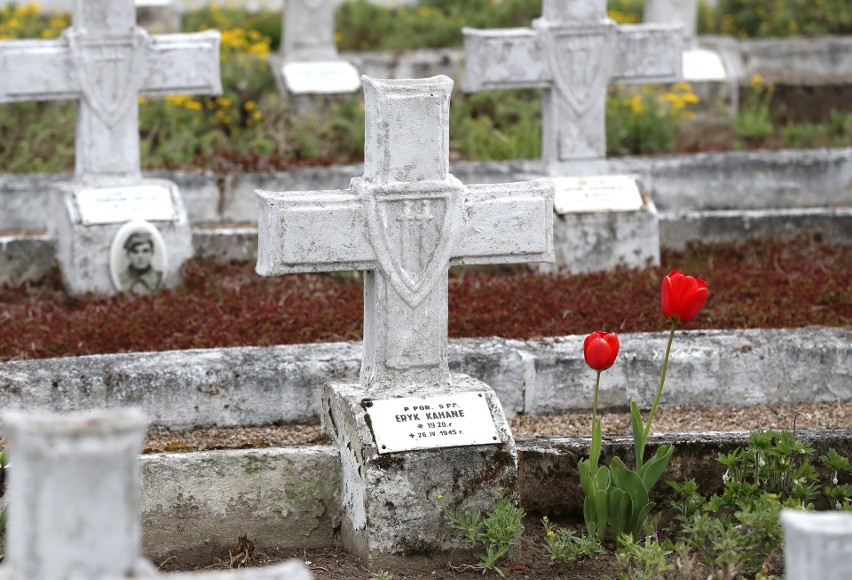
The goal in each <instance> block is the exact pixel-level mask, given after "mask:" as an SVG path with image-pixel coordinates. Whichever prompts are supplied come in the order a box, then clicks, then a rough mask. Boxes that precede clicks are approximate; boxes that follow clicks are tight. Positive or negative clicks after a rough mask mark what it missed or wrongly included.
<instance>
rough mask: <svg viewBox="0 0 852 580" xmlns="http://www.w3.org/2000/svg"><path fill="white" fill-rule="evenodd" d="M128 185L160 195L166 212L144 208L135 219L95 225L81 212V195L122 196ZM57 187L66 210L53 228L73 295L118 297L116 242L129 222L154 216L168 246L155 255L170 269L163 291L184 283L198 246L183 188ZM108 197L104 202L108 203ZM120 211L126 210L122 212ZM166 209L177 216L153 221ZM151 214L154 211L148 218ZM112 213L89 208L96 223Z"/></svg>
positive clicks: (55, 215)
mask: <svg viewBox="0 0 852 580" xmlns="http://www.w3.org/2000/svg"><path fill="white" fill-rule="evenodd" d="M122 182H124V187H127V188H128V191H133V192H146V191H147V192H156V193H159V194H160V196H161V198H162V199H163V200H164V203H163V204H161V207H160V208H157V207H154V206H152V205H149V206H148V207H147V208H142V213H141V214H139V213H136V212H133V213H135V214H136V215H135V216H131V215H128V216H126V217H125V218H124V219H120V220H118V219H116V220H111V221H109V223H89V222H88V221H87V220H88V217H87V215H86V213H85V212H83V211H81V205H80V201H79V199H80V198H79V196H80V195H85V194H86V193H90V192H95V193H98V192H115V193H116V194H117V195H119V196H120V195H121V190H122V187H123V186H122V185H120V184H121V183H122ZM55 187H56V190H57V191H56V194H55V195H54V196H53V197H54V199H55V200H58V204H59V206H60V207H57V208H55V210H54V211H51V216H52V218H51V220H52V221H51V230H52V233H53V235H54V236H55V237H56V240H57V256H56V257H57V260H58V262H59V265H60V270H61V272H62V283H63V285H64V286H65V287H66V288H67V289H68V291H69V292H71V293H73V294H85V293H87V292H94V293H99V294H114V293H115V292H116V291H118V290H121V289H120V288H116V287H115V285H114V283H113V281H112V279H111V276H110V262H111V260H112V255H111V247H112V244H113V240H114V239H115V236H116V234H117V233H118V231H119V229H120V228H121V227H122V225H123V224H124V223H126V222H127V221H130V220H131V219H139V218H145V217H149V216H153V217H152V219H149V220H148V221H150V223H151V224H152V225H153V226H155V227H156V229H157V230H158V231H159V233H160V235H161V236H162V239H163V247H155V252H165V253H166V263H167V269H166V270H165V271H164V272H163V273H162V274H163V276H162V284H161V286H160V288H174V287H176V286H178V285H179V284H180V282H181V277H180V269H181V266H182V265H183V263H184V262H186V261H187V260H188V259H190V258H191V257H192V255H193V248H192V231H191V227H190V224H189V218H188V217H187V214H186V209H185V207H184V205H183V202H182V200H181V195H180V191H179V189H178V186H177V184H175V183H173V182H171V181H167V180H164V179H140V180H135V179H132V180H118V181H117V183H116V182H110V187H108V188H105V187H95V186H88V185H86V184H85V183H80V182H70V183H60V184H57V185H56V186H55ZM107 197H108V196H103V197H102V198H101V199H102V200H103V201H106V199H105V198H107ZM166 202H167V203H166ZM101 205H105V203H102V204H101ZM118 211H122V210H121V209H120V208H119V210H118ZM165 211H168V212H169V213H171V217H170V218H169V219H160V220H157V219H153V218H156V217H157V216H156V213H161V212H165ZM146 212H151V213H148V214H147V215H146ZM96 214H97V215H96ZM107 214H109V210H104V211H103V212H101V211H98V210H97V209H96V208H92V209H91V210H89V216H91V217H94V218H95V221H96V222H97V221H98V220H97V218H98V217H101V216H103V219H104V220H109V219H110V217H109V215H107ZM116 215H118V214H116Z"/></svg>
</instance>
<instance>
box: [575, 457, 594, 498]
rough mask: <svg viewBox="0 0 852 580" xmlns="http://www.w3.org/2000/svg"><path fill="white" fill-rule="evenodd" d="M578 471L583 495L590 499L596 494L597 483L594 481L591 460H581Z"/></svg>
mask: <svg viewBox="0 0 852 580" xmlns="http://www.w3.org/2000/svg"><path fill="white" fill-rule="evenodd" d="M577 471H579V472H580V487H582V488H583V493H584V494H585V495H586V497H589V496H590V495H592V494H594V492H595V482H594V480H593V479H592V474H591V466H590V465H589V460H588V459H582V460H580V462H579V463H577Z"/></svg>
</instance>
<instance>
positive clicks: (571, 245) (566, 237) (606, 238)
mask: <svg viewBox="0 0 852 580" xmlns="http://www.w3.org/2000/svg"><path fill="white" fill-rule="evenodd" d="M553 247H554V250H555V252H556V262H555V263H553V264H539V265H538V268H539V271H542V272H557V271H559V270H560V269H561V268H564V269H565V271H567V272H570V273H572V274H581V273H586V272H598V271H611V270H614V269H615V268H616V267H617V266H625V267H627V268H645V267H647V266H648V265H649V263H650V265H652V266H658V265H659V264H660V229H659V215H658V214H657V209H656V207H655V206H654V204H653V202H648V204H646V205H645V207H643V208H642V209H640V210H636V211H609V212H590V213H566V214H563V215H558V214H557V215H554V217H553Z"/></svg>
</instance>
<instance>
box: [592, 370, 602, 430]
mask: <svg viewBox="0 0 852 580" xmlns="http://www.w3.org/2000/svg"><path fill="white" fill-rule="evenodd" d="M600 384H601V371H598V376H597V378H596V379H595V401H594V402H593V403H592V432H594V430H595V420H596V419H597V418H598V387H599V386H600Z"/></svg>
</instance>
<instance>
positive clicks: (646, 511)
mask: <svg viewBox="0 0 852 580" xmlns="http://www.w3.org/2000/svg"><path fill="white" fill-rule="evenodd" d="M655 505H657V504H656V503H654V502H652V501H651V502H648V503H647V504H645V507H643V508H642V509H641V510H640V511H639V519H638V524H637V527H636V530H635V535H637V536H638V534H639V532H641V531H642V524H644V523H645V520H646V519H648V514H650V513H651V510H652V509H654V506H655Z"/></svg>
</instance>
